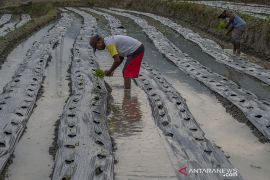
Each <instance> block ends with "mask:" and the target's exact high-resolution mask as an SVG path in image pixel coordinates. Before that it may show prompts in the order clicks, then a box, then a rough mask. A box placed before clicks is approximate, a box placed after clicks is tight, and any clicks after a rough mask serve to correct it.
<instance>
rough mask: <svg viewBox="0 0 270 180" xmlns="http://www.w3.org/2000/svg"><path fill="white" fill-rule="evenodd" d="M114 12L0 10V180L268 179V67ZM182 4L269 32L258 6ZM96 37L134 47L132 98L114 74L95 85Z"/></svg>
mask: <svg viewBox="0 0 270 180" xmlns="http://www.w3.org/2000/svg"><path fill="white" fill-rule="evenodd" d="M106 2H107V1H106ZM117 2H118V0H117ZM123 2H124V5H122V4H121V3H122V1H121V3H120V1H119V5H113V6H112V5H110V4H109V5H108V4H107V3H105V2H104V4H103V2H95V1H87V2H86V1H85V2H83V1H75V0H74V1H72V3H70V2H69V3H67V2H66V1H56V2H55V1H50V2H48V3H46V2H45V3H44V2H43V3H41V4H38V3H37V4H35V3H34V2H29V1H26V2H24V3H23V4H21V5H20V6H18V5H17V4H16V3H15V2H14V4H12V3H13V1H12V3H11V2H8V3H7V4H8V5H6V6H4V5H3V6H2V7H1V9H0V13H1V14H0V45H1V48H0V53H1V56H0V65H1V66H0V173H1V175H0V179H1V180H2V179H3V180H48V179H52V180H113V179H115V180H176V179H179V180H182V179H190V180H194V179H197V180H219V179H220V180H224V179H228V180H229V179H230V180H231V179H233V180H242V179H245V180H254V179H257V180H269V177H270V145H269V141H270V69H269V68H270V62H269V61H268V60H267V58H265V59H264V58H261V56H257V55H258V54H257V53H254V54H252V52H253V51H249V52H247V53H245V52H242V54H241V55H240V56H236V55H234V54H233V53H232V50H231V49H230V48H229V47H230V46H228V42H224V44H225V45H224V44H221V43H220V41H222V39H221V40H220V39H219V40H217V37H214V36H212V35H211V34H207V35H206V32H204V31H203V30H202V29H200V28H197V27H192V26H193V24H192V23H190V24H189V23H188V22H187V21H186V20H185V21H183V22H181V21H178V20H179V18H176V17H174V16H175V15H170V16H165V15H164V14H162V13H155V12H153V11H152V10H149V11H144V10H142V9H145V7H142V8H132V7H133V6H134V5H133V4H134V2H132V3H131V4H129V3H130V2H126V0H123ZM164 2H165V1H164ZM65 3H66V4H65ZM147 3H149V0H147ZM167 3H168V2H167ZM181 3H187V4H188V5H186V4H185V6H186V7H191V6H193V5H194V6H198V7H201V6H203V7H205V6H207V7H209V8H213V9H212V11H214V10H215V9H216V8H217V9H219V10H218V11H220V8H223V9H224V8H225V9H226V8H228V9H231V10H236V11H237V12H239V13H243V14H245V17H246V16H248V17H250V18H251V19H252V21H253V20H254V19H255V21H256V22H257V21H259V22H262V23H263V25H264V26H267V27H268V24H267V23H269V21H268V20H269V16H270V7H269V6H267V5H262V4H260V5H259V4H251V3H240V2H237V3H236V2H225V1H188V2H187V1H185V2H183V1H181ZM0 4H1V2H0ZM164 11H165V10H164ZM212 11H211V12H212ZM194 16H195V15H194ZM215 18H217V17H215ZM253 18H254V19H253ZM180 19H181V18H180ZM249 20H250V19H249ZM194 26H195V25H194ZM216 26H218V24H216ZM220 31H223V29H220ZM97 34H98V35H100V36H101V37H108V36H114V35H125V36H130V37H133V38H135V39H137V40H139V41H140V42H141V43H142V44H143V45H144V48H145V52H144V58H143V61H142V64H141V69H140V74H139V77H138V78H134V79H133V80H132V82H131V87H132V88H131V89H130V90H126V89H124V87H123V72H122V69H123V68H125V65H124V63H122V64H121V65H120V68H118V69H116V70H115V71H114V73H113V76H105V77H104V75H106V71H105V73H104V72H103V70H106V69H110V67H111V65H112V63H113V58H112V57H111V55H110V54H109V53H108V52H107V51H106V50H104V51H96V52H94V50H93V48H92V47H91V45H90V44H89V41H90V38H91V37H92V36H95V35H97ZM268 35H269V34H268ZM226 43H227V44H226ZM265 52H266V56H267V51H265Z"/></svg>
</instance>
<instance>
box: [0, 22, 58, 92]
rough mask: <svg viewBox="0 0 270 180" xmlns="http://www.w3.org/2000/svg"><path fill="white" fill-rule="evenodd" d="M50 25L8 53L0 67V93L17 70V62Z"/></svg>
mask: <svg viewBox="0 0 270 180" xmlns="http://www.w3.org/2000/svg"><path fill="white" fill-rule="evenodd" d="M52 26H53V24H50V25H48V26H46V27H44V28H42V29H41V30H39V31H38V32H36V33H34V34H33V35H32V36H31V37H29V38H28V39H27V40H25V41H23V42H22V43H21V44H19V45H18V46H17V47H16V48H15V49H13V51H12V52H11V53H10V54H9V55H8V57H7V58H6V61H5V62H4V63H3V64H2V65H1V67H0V77H1V81H0V93H2V92H3V87H4V86H5V85H6V84H7V83H8V82H9V81H10V80H11V79H12V76H13V75H14V73H15V71H16V70H17V68H18V66H19V64H20V63H21V62H23V58H24V55H25V54H26V52H27V50H28V49H29V48H30V47H31V46H32V44H33V42H35V41H39V40H40V39H41V38H42V37H43V36H44V35H45V33H46V32H47V31H48V30H49V29H50V28H51V27H52Z"/></svg>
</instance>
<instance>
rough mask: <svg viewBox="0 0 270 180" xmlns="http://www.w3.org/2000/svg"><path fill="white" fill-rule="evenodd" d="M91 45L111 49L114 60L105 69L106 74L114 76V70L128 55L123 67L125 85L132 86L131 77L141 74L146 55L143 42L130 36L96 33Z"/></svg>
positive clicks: (100, 48)
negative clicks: (107, 68) (106, 35)
mask: <svg viewBox="0 0 270 180" xmlns="http://www.w3.org/2000/svg"><path fill="white" fill-rule="evenodd" d="M90 45H91V46H92V48H93V49H94V52H95V51H96V49H98V50H104V49H105V48H106V49H107V50H108V51H109V53H110V55H111V56H112V58H113V59H114V62H113V64H112V66H111V68H110V69H109V70H106V71H105V75H106V76H113V72H114V70H115V69H116V68H117V67H118V66H119V65H120V64H121V63H122V62H123V60H124V58H125V57H126V63H125V66H124V68H123V77H124V87H125V89H130V88H131V79H132V78H137V77H138V76H139V72H140V68H141V63H142V59H143V56H144V46H143V44H142V43H141V42H140V41H138V40H137V39H134V38H132V37H129V36H123V35H115V36H110V37H105V38H103V37H101V36H99V35H95V36H93V37H91V39H90Z"/></svg>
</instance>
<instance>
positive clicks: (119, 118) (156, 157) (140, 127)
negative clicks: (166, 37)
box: [97, 52, 177, 180]
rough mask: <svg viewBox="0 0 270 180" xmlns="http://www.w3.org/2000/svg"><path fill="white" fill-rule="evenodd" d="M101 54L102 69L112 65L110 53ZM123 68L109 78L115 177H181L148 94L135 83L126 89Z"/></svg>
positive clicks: (119, 179)
mask: <svg viewBox="0 0 270 180" xmlns="http://www.w3.org/2000/svg"><path fill="white" fill-rule="evenodd" d="M97 57H98V61H99V64H100V66H101V68H103V69H108V68H109V67H110V65H111V63H112V58H111V57H109V55H108V53H106V52H101V53H97ZM122 67H123V65H122V66H121V67H119V68H118V69H117V71H115V73H114V77H107V78H106V79H105V80H106V82H107V83H108V84H109V86H110V88H111V89H112V92H111V96H112V97H111V98H112V99H111V102H110V115H109V117H108V122H109V128H110V135H111V136H112V138H113V139H114V142H115V143H116V148H117V149H116V150H115V158H116V160H117V164H115V167H114V168H115V179H116V180H126V179H134V180H140V179H145V180H147V179H149V180H150V179H164V180H167V179H168V180H169V179H170V180H171V179H177V178H176V174H175V172H174V168H173V166H172V164H171V162H170V159H169V156H168V154H167V151H166V147H165V140H164V139H162V138H160V136H161V135H160V133H161V132H159V131H158V129H157V127H156V125H155V123H154V119H153V117H152V112H151V107H150V106H149V104H148V100H147V97H146V94H145V93H144V92H143V91H142V90H141V89H140V88H139V87H137V86H136V85H135V84H134V83H132V90H131V91H128V90H124V89H123V77H122V73H121V69H122Z"/></svg>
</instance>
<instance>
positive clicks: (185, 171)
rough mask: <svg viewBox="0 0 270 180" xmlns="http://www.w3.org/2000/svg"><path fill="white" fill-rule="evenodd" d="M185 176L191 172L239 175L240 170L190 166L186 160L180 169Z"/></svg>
mask: <svg viewBox="0 0 270 180" xmlns="http://www.w3.org/2000/svg"><path fill="white" fill-rule="evenodd" d="M178 172H179V173H181V174H182V175H184V176H188V175H190V174H221V175H222V176H223V177H237V176H238V170H237V169H236V168H233V169H229V168H189V167H188V162H187V161H186V162H185V163H184V164H183V165H182V166H181V167H180V169H179V170H178Z"/></svg>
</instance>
